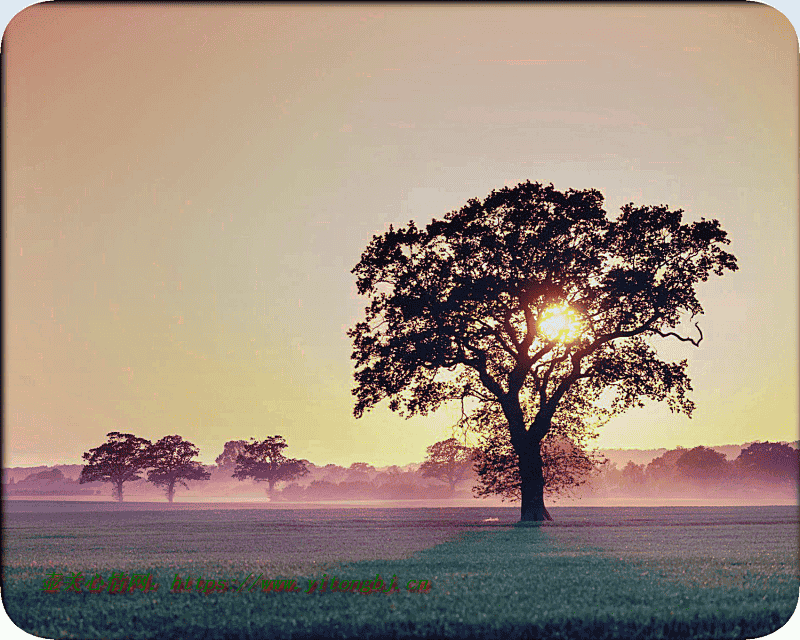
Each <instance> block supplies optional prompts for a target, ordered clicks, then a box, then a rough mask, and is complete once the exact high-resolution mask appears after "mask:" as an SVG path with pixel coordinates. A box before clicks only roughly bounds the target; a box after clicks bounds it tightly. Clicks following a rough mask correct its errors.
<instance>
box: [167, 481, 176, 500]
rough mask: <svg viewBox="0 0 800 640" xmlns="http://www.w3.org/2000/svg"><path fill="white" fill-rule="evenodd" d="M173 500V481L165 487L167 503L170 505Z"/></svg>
mask: <svg viewBox="0 0 800 640" xmlns="http://www.w3.org/2000/svg"><path fill="white" fill-rule="evenodd" d="M173 498H175V481H174V480H173V481H172V482H170V483H169V485H168V486H167V501H168V502H169V503H170V504H172V500H173Z"/></svg>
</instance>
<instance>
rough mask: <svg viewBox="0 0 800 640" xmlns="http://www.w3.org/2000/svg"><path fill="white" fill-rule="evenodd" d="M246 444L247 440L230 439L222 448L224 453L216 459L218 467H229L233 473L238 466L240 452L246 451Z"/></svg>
mask: <svg viewBox="0 0 800 640" xmlns="http://www.w3.org/2000/svg"><path fill="white" fill-rule="evenodd" d="M246 446H247V440H228V441H227V442H226V443H225V446H224V447H223V449H222V453H220V454H219V455H218V456H217V457H216V459H215V460H214V462H215V463H216V465H217V467H218V468H220V469H223V470H228V469H229V470H230V472H231V473H233V470H234V469H235V468H236V459H237V458H238V457H239V454H241V453H243V452H244V448H245V447H246Z"/></svg>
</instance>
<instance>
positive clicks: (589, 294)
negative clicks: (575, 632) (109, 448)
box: [348, 182, 737, 521]
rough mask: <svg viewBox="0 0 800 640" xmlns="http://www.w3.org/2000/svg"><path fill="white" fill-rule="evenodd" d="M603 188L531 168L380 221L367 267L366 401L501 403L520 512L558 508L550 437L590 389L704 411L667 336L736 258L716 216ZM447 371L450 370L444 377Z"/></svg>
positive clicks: (414, 406) (534, 516)
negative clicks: (402, 221) (414, 215)
mask: <svg viewBox="0 0 800 640" xmlns="http://www.w3.org/2000/svg"><path fill="white" fill-rule="evenodd" d="M602 205H603V196H602V194H601V193H600V192H599V191H596V190H593V189H587V190H582V191H576V190H572V189H570V190H568V191H566V192H564V193H562V192H559V191H557V190H556V189H555V188H554V187H553V185H552V184H551V185H549V186H545V185H541V184H538V183H531V182H525V183H522V184H519V185H517V186H515V187H505V188H503V189H500V190H499V191H493V192H492V193H491V194H489V196H488V197H487V198H486V199H485V200H483V201H479V200H477V199H472V200H469V201H468V202H467V204H466V205H465V206H464V207H462V208H461V209H460V210H458V211H453V212H450V213H448V214H446V215H445V216H444V219H441V220H439V219H437V220H433V221H432V222H431V223H430V224H429V225H427V227H425V228H424V229H420V228H417V226H416V225H415V224H414V222H413V221H412V222H410V223H409V224H408V226H406V227H403V228H399V229H397V230H395V229H394V228H393V227H391V226H390V227H389V230H388V231H386V232H384V233H382V234H380V235H376V236H374V237H373V238H372V241H371V242H370V243H369V245H368V246H367V247H366V249H365V250H364V252H363V253H362V255H361V259H360V261H359V262H358V264H357V265H356V266H355V268H354V269H353V273H355V275H356V278H357V280H356V285H357V287H358V292H359V293H360V294H362V295H365V296H367V297H368V298H369V305H368V306H367V307H366V309H365V318H364V320H362V321H360V322H357V323H356V324H355V326H354V327H353V328H351V329H350V331H349V332H348V335H349V336H350V338H351V339H352V340H353V353H352V358H353V360H355V368H356V370H355V380H356V386H355V388H354V389H353V393H354V395H355V396H356V403H355V407H354V415H355V416H356V417H360V416H362V415H363V413H364V412H365V411H367V410H369V409H370V408H372V407H373V406H375V405H377V404H378V403H380V402H382V401H383V400H388V402H389V408H390V409H391V410H393V411H401V413H402V414H403V415H405V416H406V417H410V416H413V415H425V414H427V413H429V412H431V411H435V410H437V409H438V408H440V407H441V406H442V405H443V404H445V403H448V402H453V401H464V400H468V401H470V402H474V401H477V402H486V401H489V402H496V403H499V405H500V406H501V408H502V420H503V424H504V425H505V428H506V429H507V431H508V435H509V439H510V441H511V443H512V446H513V448H514V453H515V455H516V457H517V460H518V463H519V471H518V473H519V477H520V483H521V484H520V493H521V520H523V521H529V520H530V521H540V520H544V519H545V518H546V517H547V516H546V513H547V512H546V509H545V506H544V492H545V487H546V480H545V477H544V468H545V467H544V460H543V454H542V451H541V443H543V442H544V439H545V437H546V436H547V434H548V433H549V432H550V430H551V427H552V426H553V424H554V421H557V419H558V416H559V413H561V412H562V411H564V409H565V408H566V410H567V413H569V406H570V404H571V403H572V402H573V401H574V400H575V399H576V398H580V399H585V400H587V401H590V402H593V403H596V404H597V405H598V406H600V405H605V404H606V403H609V404H610V407H611V409H612V410H613V411H614V412H615V413H619V412H622V411H625V410H627V409H629V408H632V407H637V406H641V405H642V404H643V400H644V399H645V398H648V399H650V400H655V401H667V403H668V404H669V406H670V409H672V410H673V411H682V412H684V413H686V414H691V411H692V409H693V406H694V405H693V403H692V401H691V400H690V399H689V397H688V392H690V391H691V384H690V380H689V377H688V376H687V373H686V369H687V366H688V365H687V361H686V360H683V361H681V362H670V361H667V360H663V359H661V358H659V356H658V353H657V352H656V350H655V348H654V343H655V342H656V341H657V339H658V338H676V339H678V340H680V341H682V342H686V343H690V344H693V345H695V346H699V344H700V341H701V340H702V338H703V334H702V332H701V331H700V329H699V326H698V325H697V324H695V327H696V328H697V331H698V334H699V336H698V337H697V338H692V337H688V336H685V335H681V332H680V331H679V330H678V326H679V325H680V324H681V323H682V322H683V320H684V319H687V320H690V321H691V319H693V318H694V317H695V316H696V315H698V314H700V313H702V306H701V304H700V301H699V299H698V297H697V291H696V285H697V284H698V283H699V282H704V281H706V280H707V279H708V277H709V276H710V275H711V274H715V275H718V276H721V275H723V273H724V271H726V270H728V271H735V270H736V268H737V266H736V259H735V257H734V256H733V255H731V254H729V253H726V252H725V251H723V249H722V247H723V246H724V245H726V244H728V243H729V240H728V239H727V234H726V232H725V231H723V230H722V229H721V228H720V225H719V222H718V221H716V220H705V219H701V220H700V221H695V222H692V223H690V224H682V223H681V220H682V215H683V212H682V211H681V210H677V211H670V210H669V209H668V208H667V207H665V206H663V205H658V206H636V205H634V204H633V203H631V204H626V205H624V206H623V207H622V211H621V213H620V214H619V215H617V216H614V217H609V216H608V215H607V213H606V211H605V210H604V209H603V206H602ZM442 373H445V374H446V375H445V376H442Z"/></svg>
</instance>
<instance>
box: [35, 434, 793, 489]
mask: <svg viewBox="0 0 800 640" xmlns="http://www.w3.org/2000/svg"><path fill="white" fill-rule="evenodd" d="M502 434H503V431H502V430H496V431H491V430H490V431H489V432H488V433H487V432H484V436H485V437H484V439H483V440H482V441H481V442H480V443H479V446H477V447H469V446H466V445H464V444H462V443H461V442H459V441H458V440H457V439H456V438H449V439H447V440H443V441H440V442H436V443H435V444H433V445H431V446H429V447H428V448H427V451H426V456H425V460H424V461H423V462H422V464H421V465H420V466H419V468H418V469H417V470H415V471H407V470H403V469H400V468H399V467H397V466H392V467H389V468H388V469H386V470H384V471H379V470H377V469H376V468H375V467H374V466H372V465H369V464H367V463H365V462H355V463H353V464H352V465H350V467H349V468H345V467H341V466H338V465H334V464H329V465H326V466H324V467H318V466H316V465H314V464H313V463H311V462H309V461H307V460H297V459H294V458H288V457H286V456H285V455H284V450H285V449H286V448H287V447H288V444H287V443H286V441H285V439H284V438H283V437H282V436H279V435H276V436H270V437H268V438H266V439H265V440H263V441H256V440H255V439H251V441H249V442H248V441H246V440H231V441H228V442H226V443H225V445H224V449H223V451H222V453H221V454H220V455H219V456H217V458H216V460H215V463H216V466H217V471H218V472H219V474H220V477H219V478H218V480H219V479H222V481H224V479H225V478H229V479H236V480H239V481H241V480H245V479H248V478H252V479H253V480H254V481H255V482H257V483H260V482H265V483H267V485H268V488H267V492H268V494H269V495H270V499H271V500H287V501H292V502H300V501H317V500H337V499H397V498H405V499H416V498H421V497H437V498H447V497H453V496H454V495H455V491H456V488H457V486H458V485H459V484H462V485H463V484H465V483H466V482H471V483H472V493H473V494H474V495H475V496H476V497H489V496H492V495H496V496H500V497H501V498H502V499H503V500H506V499H508V500H514V501H516V500H519V499H520V497H521V479H520V477H519V474H518V473H517V469H518V462H517V460H516V459H515V458H514V450H513V448H512V447H511V445H510V443H509V442H508V441H507V439H504V438H502V437H501V436H502ZM578 435H580V434H578ZM576 438H577V440H578V441H577V442H576V441H574V440H572V439H570V438H569V437H567V436H565V435H564V434H563V433H562V434H560V435H549V436H548V437H547V438H546V439H545V440H544V442H543V444H542V457H543V462H544V474H545V478H546V479H547V480H546V485H545V490H546V492H547V493H548V494H549V495H559V494H560V495H569V494H573V495H577V497H581V496H585V495H591V494H597V493H600V494H603V493H607V494H609V495H615V494H616V495H626V494H627V495H634V496H641V497H645V496H647V497H657V496H659V495H666V494H670V493H674V492H675V491H680V490H681V489H684V490H685V489H686V488H690V487H695V488H699V487H702V488H703V489H705V490H707V491H714V490H715V489H719V488H724V489H725V490H726V491H733V492H738V493H740V494H745V493H746V492H747V490H748V489H749V490H752V491H756V490H765V489H766V490H770V489H776V488H780V487H785V488H791V487H794V486H796V485H797V483H798V469H799V468H800V452H798V450H797V449H796V448H794V447H791V446H789V445H787V444H785V443H772V442H757V443H752V444H750V445H749V446H747V447H744V448H743V449H742V450H741V452H740V454H739V456H738V458H736V459H735V460H733V461H729V460H727V458H726V457H725V455H723V454H721V453H719V452H717V451H715V450H713V449H711V448H709V447H703V446H700V447H694V448H692V449H684V448H682V447H679V448H677V449H674V450H671V451H667V452H665V453H664V454H662V455H661V456H658V457H656V458H655V459H653V460H652V461H651V462H650V463H648V464H635V463H634V462H629V463H628V464H627V465H626V466H625V467H624V468H622V469H619V468H617V467H616V465H613V464H610V463H609V461H608V460H606V459H604V458H603V457H602V456H600V455H599V454H597V453H596V452H592V451H590V450H589V449H588V447H587V446H586V443H585V442H581V441H580V438H578V437H577V436H576ZM198 454H199V450H198V449H197V447H195V446H194V445H193V444H192V443H191V442H188V441H185V440H183V439H182V438H181V437H180V436H176V435H174V436H166V437H165V438H162V439H161V440H159V441H157V442H156V443H154V444H152V443H150V442H149V441H147V440H145V439H143V438H138V437H136V436H134V435H132V434H121V433H118V432H112V433H109V434H108V442H106V443H105V444H103V445H101V446H100V447H97V448H95V449H91V450H90V451H89V452H88V453H86V454H84V459H85V460H86V461H87V464H86V465H85V466H84V467H83V469H82V471H81V475H80V480H79V481H80V482H81V483H86V482H93V481H101V482H108V483H110V484H111V485H112V489H113V497H114V498H115V499H117V500H120V501H121V500H122V488H123V485H124V483H125V482H129V481H136V480H140V479H142V476H141V475H140V474H141V473H142V472H143V471H145V470H146V471H147V474H146V479H147V481H148V482H151V483H152V484H154V485H156V486H159V487H161V488H163V489H164V491H165V494H166V496H167V499H168V501H169V502H172V501H173V499H174V496H175V491H176V489H177V488H178V487H179V486H184V487H186V488H188V484H187V483H188V482H189V481H204V480H209V479H210V478H211V473H209V471H207V469H208V468H209V467H206V468H205V469H204V468H203V466H202V465H201V464H200V463H199V462H197V461H196V460H194V458H195V457H196V456H197V455H198ZM212 470H213V468H212ZM51 473H52V472H51V471H47V472H41V473H40V474H39V475H42V474H44V475H47V474H51ZM215 473H216V471H215ZM309 474H311V478H313V479H312V480H311V481H310V482H308V481H306V482H305V485H303V484H300V483H299V482H298V481H299V480H300V479H301V478H303V477H305V476H308V475H309ZM37 477H38V476H37ZM48 477H49V476H48ZM421 478H427V479H433V480H436V481H439V482H441V483H442V484H441V485H439V486H440V487H441V489H437V488H436V485H434V486H433V487H431V486H424V487H423V486H421V484H420V479H421ZM281 482H284V483H285V486H284V487H283V489H282V490H280V491H277V490H276V487H277V485H278V483H281ZM582 485H583V488H582Z"/></svg>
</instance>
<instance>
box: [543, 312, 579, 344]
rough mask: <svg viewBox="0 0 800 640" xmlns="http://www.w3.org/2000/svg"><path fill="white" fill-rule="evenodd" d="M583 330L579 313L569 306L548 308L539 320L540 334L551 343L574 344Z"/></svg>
mask: <svg viewBox="0 0 800 640" xmlns="http://www.w3.org/2000/svg"><path fill="white" fill-rule="evenodd" d="M581 329H582V326H581V321H580V319H579V317H578V314H577V312H576V311H575V310H574V309H572V308H571V307H569V306H568V305H561V306H558V307H548V308H547V309H545V310H544V311H543V312H542V315H541V316H540V318H539V333H540V334H541V335H542V336H544V337H545V338H546V339H547V340H550V341H555V342H572V341H573V340H575V339H577V338H578V336H579V335H580V333H581Z"/></svg>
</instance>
